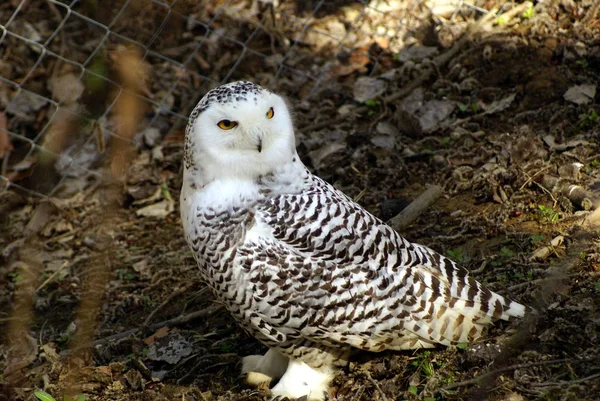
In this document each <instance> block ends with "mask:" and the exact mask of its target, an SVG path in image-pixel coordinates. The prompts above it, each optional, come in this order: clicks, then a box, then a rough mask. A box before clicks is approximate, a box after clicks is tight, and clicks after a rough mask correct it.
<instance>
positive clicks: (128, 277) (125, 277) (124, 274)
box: [117, 269, 137, 280]
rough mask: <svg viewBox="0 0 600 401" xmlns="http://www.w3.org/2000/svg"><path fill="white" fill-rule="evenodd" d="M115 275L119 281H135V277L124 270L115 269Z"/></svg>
mask: <svg viewBox="0 0 600 401" xmlns="http://www.w3.org/2000/svg"><path fill="white" fill-rule="evenodd" d="M117 274H118V275H119V278H120V279H121V280H135V279H136V278H137V275H136V274H135V273H132V272H130V271H128V270H126V269H117Z"/></svg>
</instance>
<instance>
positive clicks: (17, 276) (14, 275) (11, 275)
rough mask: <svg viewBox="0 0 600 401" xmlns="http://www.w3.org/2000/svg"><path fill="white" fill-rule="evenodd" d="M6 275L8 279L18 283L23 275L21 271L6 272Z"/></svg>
mask: <svg viewBox="0 0 600 401" xmlns="http://www.w3.org/2000/svg"><path fill="white" fill-rule="evenodd" d="M8 277H9V278H10V281H12V282H13V283H15V284H18V283H20V282H21V281H23V275H22V274H21V273H16V272H12V273H8Z"/></svg>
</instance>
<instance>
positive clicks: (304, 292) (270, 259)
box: [234, 177, 524, 351]
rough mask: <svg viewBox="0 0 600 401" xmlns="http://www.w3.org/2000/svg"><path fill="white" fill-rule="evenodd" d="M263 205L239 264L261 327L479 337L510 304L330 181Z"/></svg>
mask: <svg viewBox="0 0 600 401" xmlns="http://www.w3.org/2000/svg"><path fill="white" fill-rule="evenodd" d="M313 180H314V182H315V185H314V186H313V187H312V188H311V189H310V190H308V191H305V192H304V193H302V194H298V195H282V196H277V197H275V198H273V199H272V200H271V201H270V203H268V204H267V205H266V206H262V207H260V208H257V210H256V211H255V219H254V224H253V226H252V227H250V228H249V229H248V231H247V234H246V236H245V240H244V243H243V244H241V246H239V247H238V252H237V255H236V257H235V258H236V259H235V262H234V263H235V264H236V265H237V266H239V268H240V271H241V272H242V274H243V275H244V281H245V283H244V285H246V286H248V287H249V288H248V289H249V292H250V293H251V294H252V297H253V302H254V308H252V309H253V310H254V312H253V313H254V315H253V316H251V317H249V320H250V321H252V322H253V323H252V326H254V327H253V328H252V329H253V330H257V331H259V332H261V333H262V334H263V335H265V336H266V337H267V338H269V339H271V340H274V341H281V340H282V339H285V338H286V337H289V336H292V337H302V338H305V339H309V340H311V341H314V342H318V343H322V344H324V345H328V346H335V345H336V344H337V343H345V344H349V345H352V346H354V347H357V348H361V349H366V350H371V351H379V350H383V349H408V348H419V347H431V346H434V344H435V343H442V344H450V343H456V342H466V341H471V340H473V339H476V338H478V337H479V336H480V335H481V331H482V329H483V327H485V326H486V325H487V324H489V323H490V322H492V321H493V320H496V319H499V318H502V319H507V318H509V317H510V316H522V315H523V314H524V307H523V306H522V305H520V304H517V303H515V302H510V301H508V300H506V299H504V298H503V297H501V296H500V295H498V294H495V293H493V292H491V291H490V290H488V289H487V288H485V287H483V286H482V285H481V284H479V283H478V282H477V281H475V280H474V279H472V278H471V277H469V275H468V273H467V271H466V270H465V269H463V268H460V267H459V266H457V265H456V264H455V263H453V262H452V261H450V260H449V259H447V258H445V257H443V256H441V255H439V254H438V253H436V252H434V251H433V250H431V249H429V248H427V247H424V246H420V245H416V244H411V243H409V242H408V241H406V240H405V239H404V238H402V237H401V236H400V235H398V234H397V233H396V232H395V231H393V230H392V229H391V228H390V227H389V226H387V225H386V224H385V223H383V222H381V221H380V220H378V219H377V218H375V217H374V216H373V215H371V214H370V213H368V212H367V211H366V210H364V209H363V208H362V207H361V206H360V205H358V204H356V203H355V202H354V201H352V200H351V199H350V198H348V197H346V196H345V195H344V194H342V193H341V192H339V191H337V190H336V189H335V188H333V187H332V186H330V185H329V184H327V183H325V182H324V181H322V180H320V179H318V178H316V177H314V178H313Z"/></svg>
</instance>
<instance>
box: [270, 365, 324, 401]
mask: <svg viewBox="0 0 600 401" xmlns="http://www.w3.org/2000/svg"><path fill="white" fill-rule="evenodd" d="M332 378H333V372H332V371H331V370H330V369H325V370H322V371H321V370H315V369H313V368H311V367H310V366H308V365H307V364H305V363H304V362H300V361H297V360H292V361H290V362H289V364H288V367H287V370H286V371H285V374H284V375H283V376H282V377H281V380H279V383H277V385H276V386H275V387H273V389H272V390H271V393H272V394H273V398H272V400H274V401H275V400H277V401H279V400H285V399H286V398H287V399H290V400H299V401H300V400H302V401H324V400H326V399H327V398H328V391H327V390H328V388H329V382H330V381H331V379H332Z"/></svg>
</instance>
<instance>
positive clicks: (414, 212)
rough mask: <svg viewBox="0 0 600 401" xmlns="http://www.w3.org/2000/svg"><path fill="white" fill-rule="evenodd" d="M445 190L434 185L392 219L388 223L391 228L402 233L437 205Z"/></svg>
mask: <svg viewBox="0 0 600 401" xmlns="http://www.w3.org/2000/svg"><path fill="white" fill-rule="evenodd" d="M442 193H443V190H442V188H441V187H439V186H437V185H432V186H430V187H429V188H427V190H426V191H425V192H423V193H422V194H421V195H419V196H418V197H417V199H415V200H414V201H412V202H411V204H410V205H408V206H407V207H406V208H404V210H402V211H401V212H400V213H398V214H397V215H396V216H394V217H392V218H391V219H390V221H389V222H388V223H389V224H390V226H391V227H392V228H393V229H394V230H396V231H401V230H402V229H404V228H406V227H407V226H409V225H410V224H412V223H413V222H414V221H415V220H416V219H417V218H418V217H419V216H420V215H421V214H422V213H423V212H424V211H425V210H427V208H429V206H431V205H432V204H433V203H435V201H436V200H438V199H439V197H440V196H442Z"/></svg>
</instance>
